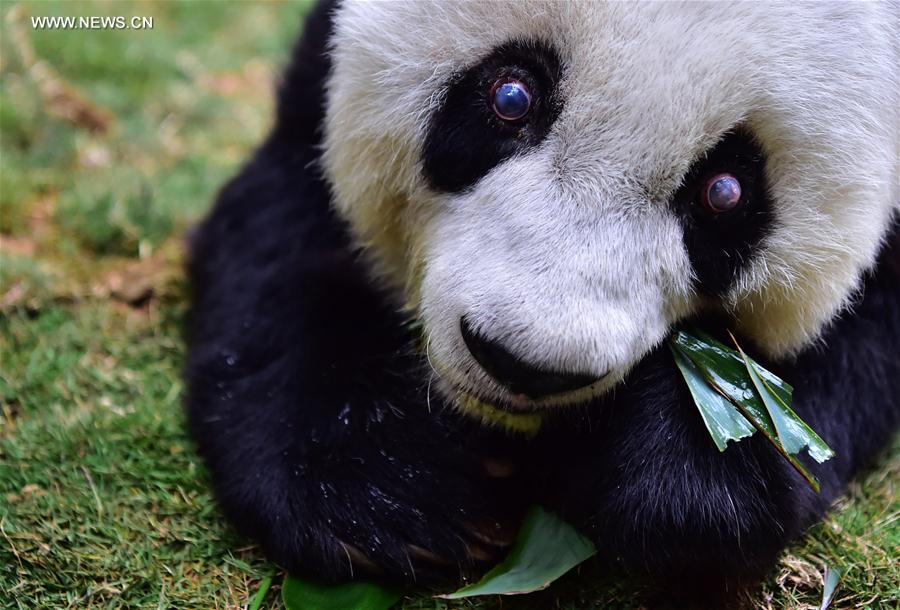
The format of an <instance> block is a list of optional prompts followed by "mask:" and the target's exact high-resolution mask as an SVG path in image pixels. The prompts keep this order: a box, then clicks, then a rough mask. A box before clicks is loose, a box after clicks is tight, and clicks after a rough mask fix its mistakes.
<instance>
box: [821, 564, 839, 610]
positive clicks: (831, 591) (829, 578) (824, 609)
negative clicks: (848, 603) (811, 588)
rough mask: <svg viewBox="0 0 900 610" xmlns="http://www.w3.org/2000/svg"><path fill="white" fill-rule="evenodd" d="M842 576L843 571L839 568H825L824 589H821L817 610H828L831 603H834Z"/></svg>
mask: <svg viewBox="0 0 900 610" xmlns="http://www.w3.org/2000/svg"><path fill="white" fill-rule="evenodd" d="M843 576H844V571H843V570H842V569H840V568H829V567H828V566H826V567H825V576H824V579H823V580H824V581H825V587H824V588H823V589H822V605H821V606H819V610H828V607H829V606H830V605H831V602H832V601H834V596H835V594H836V593H837V590H838V585H840V583H841V578H842V577H843Z"/></svg>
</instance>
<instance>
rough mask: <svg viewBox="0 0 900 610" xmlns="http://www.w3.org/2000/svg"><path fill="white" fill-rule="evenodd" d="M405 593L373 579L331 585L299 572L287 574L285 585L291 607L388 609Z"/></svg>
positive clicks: (286, 600) (298, 609)
mask: <svg viewBox="0 0 900 610" xmlns="http://www.w3.org/2000/svg"><path fill="white" fill-rule="evenodd" d="M401 597H403V594H402V593H400V592H399V591H396V590H393V589H387V588H385V587H381V586H379V585H376V584H373V583H370V582H361V581H354V582H348V583H344V584H342V585H335V586H327V585H320V584H316V583H313V582H310V581H307V580H301V579H299V578H297V577H295V576H288V577H287V578H285V579H284V585H282V588H281V598H282V600H283V601H284V606H285V608H287V610H388V608H390V607H391V606H393V605H394V604H396V603H397V602H398V601H400V598H401Z"/></svg>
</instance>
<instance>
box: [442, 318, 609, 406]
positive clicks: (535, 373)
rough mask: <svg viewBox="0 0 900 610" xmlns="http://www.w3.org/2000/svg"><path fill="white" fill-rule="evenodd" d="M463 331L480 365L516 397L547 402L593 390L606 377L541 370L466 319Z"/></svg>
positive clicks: (461, 323) (470, 349)
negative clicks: (547, 398) (550, 398)
mask: <svg viewBox="0 0 900 610" xmlns="http://www.w3.org/2000/svg"><path fill="white" fill-rule="evenodd" d="M459 327H460V330H461V331H462V336H463V341H465V343H466V347H468V348H469V352H471V354H472V356H473V357H474V358H475V360H476V361H477V362H478V364H480V365H481V366H482V368H484V370H485V371H487V372H488V374H489V375H490V376H491V377H493V378H494V379H495V380H496V381H497V382H498V383H500V384H501V385H502V386H504V387H505V388H506V389H508V390H509V391H510V392H512V393H513V394H524V395H525V396H527V397H528V398H532V399H534V398H543V397H544V396H550V395H551V394H561V393H562V392H569V391H571V390H577V389H579V388H583V387H586V386H589V385H591V384H592V383H594V382H595V381H597V380H599V379H600V378H601V377H602V375H601V376H599V377H598V376H596V375H586V374H583V373H561V372H557V371H546V370H542V369H539V368H537V367H535V366H533V365H531V364H528V363H526V362H522V361H521V360H519V359H518V358H517V357H516V356H514V355H513V354H511V353H510V352H509V350H507V349H506V348H504V347H503V346H502V345H500V344H499V343H498V342H497V341H494V340H492V339H488V338H487V337H485V336H484V335H481V334H479V333H477V332H475V331H474V330H472V327H471V326H470V325H469V322H468V320H466V318H465V317H463V318H461V319H460V323H459Z"/></svg>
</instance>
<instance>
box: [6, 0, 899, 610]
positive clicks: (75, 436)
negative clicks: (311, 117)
mask: <svg viewBox="0 0 900 610" xmlns="http://www.w3.org/2000/svg"><path fill="white" fill-rule="evenodd" d="M306 7H307V3H306V2H301V3H261V2H247V3H227V4H226V3H216V4H212V3H208V2H207V3H200V2H184V3H176V2H165V3H162V2H149V1H144V2H132V3H125V2H118V3H99V2H98V3H63V2H59V3H48V2H34V3H21V4H16V3H13V2H9V1H5V2H3V3H2V4H0V13H2V14H0V18H2V19H0V20H2V24H0V28H2V31H0V206H2V207H0V354H2V364H0V607H3V608H7V607H10V608H22V609H25V608H27V609H34V608H76V607H77V608H82V607H85V608H119V607H124V608H132V607H133V608H138V607H141V608H144V607H154V608H198V609H199V608H204V609H205V608H241V607H246V606H247V604H248V602H249V600H250V598H251V597H252V596H253V594H254V592H255V591H256V589H257V587H258V585H259V582H260V581H261V580H262V579H263V578H264V577H265V576H266V575H268V574H270V573H271V572H272V571H273V569H274V568H273V566H272V565H270V564H269V563H268V562H266V561H265V559H263V558H262V556H261V555H260V553H259V552H258V550H257V549H256V548H255V547H254V546H253V545H251V544H249V543H248V542H247V541H246V540H242V539H240V538H238V537H237V536H236V535H235V534H234V533H233V532H232V530H231V529H230V528H229V526H228V525H227V524H226V523H225V521H224V519H223V518H222V516H221V515H220V513H219V511H218V509H217V508H216V505H215V503H214V502H213V499H212V497H211V495H210V492H209V490H208V481H207V476H206V473H205V472H204V469H203V467H202V465H201V464H200V463H199V462H198V460H197V459H196V458H195V457H194V454H193V450H192V447H191V443H190V440H189V439H188V438H187V437H186V435H185V432H184V425H183V417H182V413H181V405H180V401H181V395H182V390H183V385H182V382H181V378H180V368H181V365H182V360H183V356H184V346H183V342H182V337H181V333H182V326H183V322H184V314H185V308H186V304H185V294H186V290H185V284H184V278H183V273H182V268H181V260H182V246H181V244H182V240H183V236H184V234H185V232H186V230H187V228H188V227H189V226H190V224H191V222H193V221H194V220H196V219H197V218H198V217H199V216H200V215H202V214H203V212H204V210H205V209H206V208H207V206H208V205H209V203H210V202H211V200H212V198H213V196H214V194H215V191H216V189H217V188H218V186H219V185H220V184H221V183H222V182H223V181H224V180H225V179H226V178H227V177H228V176H229V175H230V174H231V173H232V172H234V171H235V169H236V168H237V166H238V165H239V164H240V162H241V160H242V159H243V158H244V157H245V156H246V155H247V153H248V152H249V151H250V150H251V148H252V147H253V145H254V144H255V143H256V142H258V141H259V140H260V138H261V137H262V135H263V134H264V132H265V131H266V129H267V126H268V124H269V120H270V115H271V106H272V95H271V93H272V88H273V83H274V80H275V78H276V75H277V73H278V68H279V66H280V65H282V64H283V63H284V62H285V60H286V58H287V56H288V52H289V49H290V46H291V43H292V39H293V37H294V36H295V35H296V32H297V30H298V28H299V26H300V23H301V15H302V14H303V12H304V11H305V10H306ZM38 15H125V16H129V17H130V16H131V15H139V16H148V17H153V19H154V24H153V29H152V30H125V31H123V30H95V31H86V30H82V31H78V30H36V29H33V28H32V26H31V22H30V16H38ZM898 481H900V443H895V445H894V448H893V450H892V451H890V452H889V453H888V455H886V456H885V457H884V458H883V460H882V462H881V464H880V466H879V467H878V468H877V469H876V470H874V471H871V472H870V473H868V474H867V475H865V476H864V477H863V478H862V479H861V480H860V481H859V482H858V483H856V484H854V485H853V486H852V487H851V490H850V493H849V494H848V495H847V496H846V497H845V498H844V499H842V500H841V501H840V502H839V503H838V506H837V508H836V510H835V511H834V512H833V513H832V515H831V517H830V518H829V519H828V520H827V521H826V522H825V523H823V524H820V525H818V526H816V527H815V528H813V529H812V530H811V531H810V532H809V534H808V535H807V536H806V537H805V538H803V539H802V540H800V541H798V542H797V543H796V544H795V545H794V546H793V547H792V548H791V549H790V551H789V553H788V554H787V555H786V556H785V557H784V559H783V560H782V562H781V564H780V565H779V566H778V567H777V569H775V570H774V571H773V572H772V574H771V578H770V579H769V581H768V584H767V585H766V586H765V588H764V590H763V591H761V592H759V593H758V594H757V595H756V597H755V598H754V604H755V605H756V606H758V607H759V608H811V607H814V606H815V607H818V606H817V603H818V599H819V596H820V594H821V593H820V591H821V580H820V578H821V577H820V570H821V568H822V567H823V566H824V565H826V564H828V565H832V566H842V567H845V568H848V569H849V573H848V575H847V577H846V578H845V582H844V585H843V587H842V589H841V592H840V593H839V595H838V600H837V601H836V602H835V604H834V606H833V607H835V608H873V609H875V608H889V607H896V605H897V604H900V567H898V562H897V558H898V557H900V501H898V498H897V492H896V490H895V487H896V486H897V484H898ZM280 578H281V576H280V573H278V572H276V576H275V583H276V585H275V586H274V587H273V588H272V589H271V590H270V592H269V594H268V596H267V597H266V600H265V603H264V605H263V607H271V608H279V607H281V602H280V596H279V594H278V586H277V583H278V582H280ZM640 599H641V591H640V589H639V586H638V585H635V584H631V583H628V582H627V581H623V579H622V578H621V577H620V576H617V575H609V574H598V573H597V570H596V568H592V567H591V566H590V565H587V566H585V567H583V568H582V569H581V570H580V571H579V573H576V574H571V575H569V576H567V577H565V578H564V579H563V580H561V581H560V582H558V583H556V584H555V585H554V586H553V587H552V588H551V589H549V590H548V591H544V592H542V593H540V594H537V595H534V596H529V597H527V598H516V599H503V600H499V599H486V600H481V601H475V602H472V601H464V602H456V603H454V604H448V603H446V602H443V601H436V600H434V599H432V598H430V597H428V596H423V595H419V596H415V595H411V596H410V597H407V598H406V599H405V600H404V607H407V608H444V607H448V606H449V607H453V608H499V607H504V608H523V607H528V608H586V607H600V608H636V607H640V604H641V602H640Z"/></svg>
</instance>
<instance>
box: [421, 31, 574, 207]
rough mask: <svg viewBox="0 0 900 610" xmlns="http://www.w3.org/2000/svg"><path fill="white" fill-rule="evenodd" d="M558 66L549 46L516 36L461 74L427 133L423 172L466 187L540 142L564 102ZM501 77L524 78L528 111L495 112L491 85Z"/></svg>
mask: <svg viewBox="0 0 900 610" xmlns="http://www.w3.org/2000/svg"><path fill="white" fill-rule="evenodd" d="M561 72H562V67H561V63H560V60H559V56H558V54H557V53H556V50H555V49H554V48H553V47H552V46H550V45H548V44H546V43H543V42H541V41H514V42H510V43H508V44H505V45H502V46H500V47H498V48H497V49H495V50H494V51H493V52H491V53H490V54H489V55H488V56H487V57H485V58H484V59H482V60H481V61H479V62H478V63H477V64H475V65H474V66H472V67H471V68H468V69H467V70H465V71H464V72H463V73H461V74H459V75H458V76H457V77H456V78H455V79H454V80H453V82H451V83H450V84H449V86H448V90H447V97H446V98H445V99H444V103H443V104H442V105H441V108H440V109H439V110H438V111H437V112H435V114H434V116H433V117H432V119H431V123H430V125H429V126H428V133H427V135H426V137H425V144H424V147H423V153H422V157H423V172H424V174H425V178H426V179H427V180H428V183H429V185H430V186H431V187H432V188H434V189H436V190H438V191H445V192H450V193H454V192H458V191H462V190H465V189H466V188H468V187H470V186H472V185H473V184H475V183H476V182H478V180H480V179H481V178H482V177H483V176H484V175H485V174H487V173H488V172H489V171H490V170H491V169H492V168H493V167H495V166H496V165H497V164H499V163H500V162H502V161H503V160H505V159H508V158H509V157H511V156H512V155H514V154H516V153H520V152H524V151H526V150H528V149H530V148H533V147H534V146H537V145H538V144H540V143H541V141H542V140H543V139H544V138H545V137H546V136H547V133H548V132H549V131H550V127H551V126H552V125H553V122H554V121H555V120H556V117H557V116H559V112H560V110H561V107H562V104H561V102H560V100H559V96H558V93H557V85H558V83H559V80H560V78H561ZM505 77H512V78H516V79H519V80H521V81H522V82H524V83H525V84H526V85H527V86H528V88H529V89H530V91H531V96H532V98H531V111H530V112H529V114H528V115H527V116H526V117H525V118H524V119H523V120H521V121H516V122H514V123H507V122H504V121H502V120H500V119H499V118H497V116H496V115H495V114H494V111H493V109H492V105H491V104H492V101H491V95H490V93H491V86H492V85H493V84H494V82H495V81H497V80H498V79H500V78H505Z"/></svg>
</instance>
